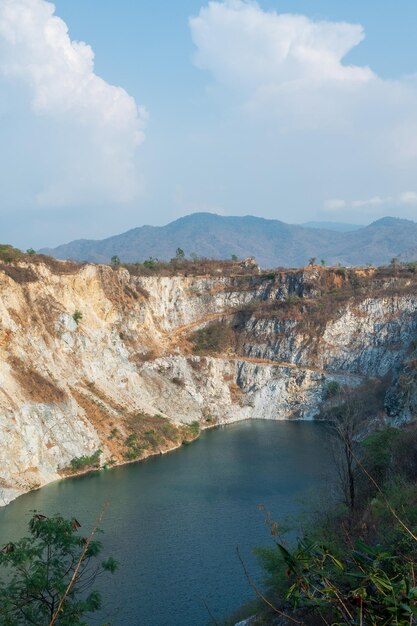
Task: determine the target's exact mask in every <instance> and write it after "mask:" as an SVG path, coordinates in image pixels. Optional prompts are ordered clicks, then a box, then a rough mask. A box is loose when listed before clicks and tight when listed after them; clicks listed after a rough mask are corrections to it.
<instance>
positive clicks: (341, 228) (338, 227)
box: [300, 222, 363, 233]
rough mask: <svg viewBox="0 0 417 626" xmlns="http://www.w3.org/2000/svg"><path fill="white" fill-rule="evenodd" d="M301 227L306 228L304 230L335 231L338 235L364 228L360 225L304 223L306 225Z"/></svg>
mask: <svg viewBox="0 0 417 626" xmlns="http://www.w3.org/2000/svg"><path fill="white" fill-rule="evenodd" d="M300 226H304V228H319V229H325V230H335V231H336V232H338V233H349V232H351V231H354V230H359V229H360V228H363V226H359V225H358V224H344V223H343V222H304V224H300Z"/></svg>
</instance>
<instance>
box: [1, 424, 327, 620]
mask: <svg viewBox="0 0 417 626" xmlns="http://www.w3.org/2000/svg"><path fill="white" fill-rule="evenodd" d="M328 446H329V442H328V436H327V435H326V431H325V429H324V427H323V426H322V425H320V424H315V423H311V422H268V421H258V420H253V421H247V422H241V423H238V424H233V425H230V426H227V427H224V428H219V429H213V430H210V431H206V432H205V433H203V434H202V436H201V438H200V439H199V440H198V441H196V442H195V443H193V444H192V445H190V446H184V447H182V448H181V449H179V450H177V451H175V452H172V453H170V454H167V455H164V456H158V457H154V458H152V459H148V460H147V461H145V462H142V463H138V464H134V465H128V466H125V467H119V468H115V469H113V470H111V471H105V472H97V473H94V474H90V475H88V476H83V477H79V478H73V479H71V480H66V481H60V482H58V483H54V484H52V485H49V486H47V487H45V488H43V489H40V490H39V491H36V492H33V493H30V494H27V495H26V496H23V497H21V498H19V499H18V500H16V501H15V502H12V503H11V504H10V505H9V506H8V507H6V508H3V509H0V545H2V544H4V543H6V542H7V541H9V540H11V539H16V538H17V537H19V536H21V535H23V534H25V531H26V525H27V521H28V519H29V517H30V511H31V510H33V509H36V510H38V511H41V512H43V513H45V514H51V513H54V512H60V513H62V514H63V515H68V516H71V515H74V516H75V517H77V519H78V520H79V521H80V522H81V523H82V525H83V528H84V532H85V533H86V534H88V531H89V529H91V527H92V525H93V523H94V521H95V519H96V518H97V516H98V514H99V512H100V510H101V509H102V507H103V505H104V504H105V503H108V510H107V512H106V515H105V519H104V520H103V523H102V525H101V526H102V528H103V529H104V531H105V534H104V535H103V538H102V540H103V543H104V544H105V547H106V550H108V551H109V553H111V554H112V555H113V556H114V557H115V558H116V559H117V560H118V561H120V569H119V570H118V572H117V573H116V575H115V576H114V577H111V578H110V580H108V579H106V580H102V581H100V583H99V584H98V585H96V586H97V587H99V588H100V585H102V586H103V596H104V600H105V603H104V604H105V606H104V610H103V613H102V615H101V616H100V617H101V618H102V620H101V621H100V620H98V619H97V618H96V617H95V616H94V619H90V620H89V623H91V624H100V623H102V621H104V619H105V620H111V622H112V624H114V625H115V626H205V624H207V623H208V622H209V619H210V618H209V615H208V613H207V609H206V607H205V603H206V604H207V605H208V606H209V608H210V610H211V612H212V613H213V614H214V616H215V617H216V619H219V620H220V619H221V618H223V617H225V616H227V615H228V614H230V613H231V612H233V611H234V610H235V609H236V608H238V607H239V606H240V605H241V604H242V603H244V602H245V601H247V600H250V599H252V597H253V596H252V591H251V589H250V588H249V587H248V583H247V581H246V580H245V577H244V575H243V573H242V569H241V566H240V564H239V561H238V559H237V557H236V546H237V545H238V546H239V548H240V551H241V553H242V555H243V557H244V559H245V561H246V562H247V565H248V567H249V569H250V570H251V572H253V574H254V575H255V577H256V576H259V571H258V569H257V565H256V562H255V560H254V559H253V557H252V554H251V550H252V548H253V547H254V546H257V545H270V543H271V538H270V536H269V533H268V529H267V527H266V526H265V523H264V514H263V513H262V512H261V511H260V510H259V505H261V504H262V505H265V506H266V507H267V509H268V510H269V511H270V512H271V514H272V516H273V518H274V519H275V520H278V521H279V520H283V519H284V518H285V517H286V516H288V515H293V514H295V513H296V512H297V511H299V510H300V506H301V505H300V499H302V498H303V497H306V496H308V494H309V492H310V491H311V489H314V488H316V487H318V486H320V485H323V484H324V485H325V484H326V481H327V479H328V477H327V476H326V471H327V469H328V458H329V457H328ZM109 583H110V584H109Z"/></svg>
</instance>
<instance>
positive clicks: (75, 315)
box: [72, 311, 83, 325]
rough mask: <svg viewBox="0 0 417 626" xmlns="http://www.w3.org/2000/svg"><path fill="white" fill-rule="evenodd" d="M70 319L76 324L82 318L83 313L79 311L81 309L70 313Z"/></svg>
mask: <svg viewBox="0 0 417 626" xmlns="http://www.w3.org/2000/svg"><path fill="white" fill-rule="evenodd" d="M72 319H73V320H74V322H75V323H76V324H77V325H78V323H79V322H80V321H81V320H82V319H83V314H82V313H81V311H75V313H73V315H72Z"/></svg>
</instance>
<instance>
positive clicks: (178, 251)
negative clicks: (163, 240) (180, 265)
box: [175, 248, 185, 261]
mask: <svg viewBox="0 0 417 626" xmlns="http://www.w3.org/2000/svg"><path fill="white" fill-rule="evenodd" d="M175 258H176V259H177V260H179V261H180V260H182V259H184V258H185V253H184V250H183V249H182V248H177V249H176V250H175Z"/></svg>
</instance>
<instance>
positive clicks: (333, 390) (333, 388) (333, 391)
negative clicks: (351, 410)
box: [325, 380, 341, 398]
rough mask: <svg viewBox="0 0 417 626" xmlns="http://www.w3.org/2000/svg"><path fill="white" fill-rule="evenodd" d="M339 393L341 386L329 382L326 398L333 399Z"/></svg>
mask: <svg viewBox="0 0 417 626" xmlns="http://www.w3.org/2000/svg"><path fill="white" fill-rule="evenodd" d="M340 391H341V386H340V384H339V383H338V382H337V381H336V380H331V381H330V382H329V383H328V384H327V387H326V394H325V396H326V398H334V397H335V396H337V395H338V394H339V393H340Z"/></svg>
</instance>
